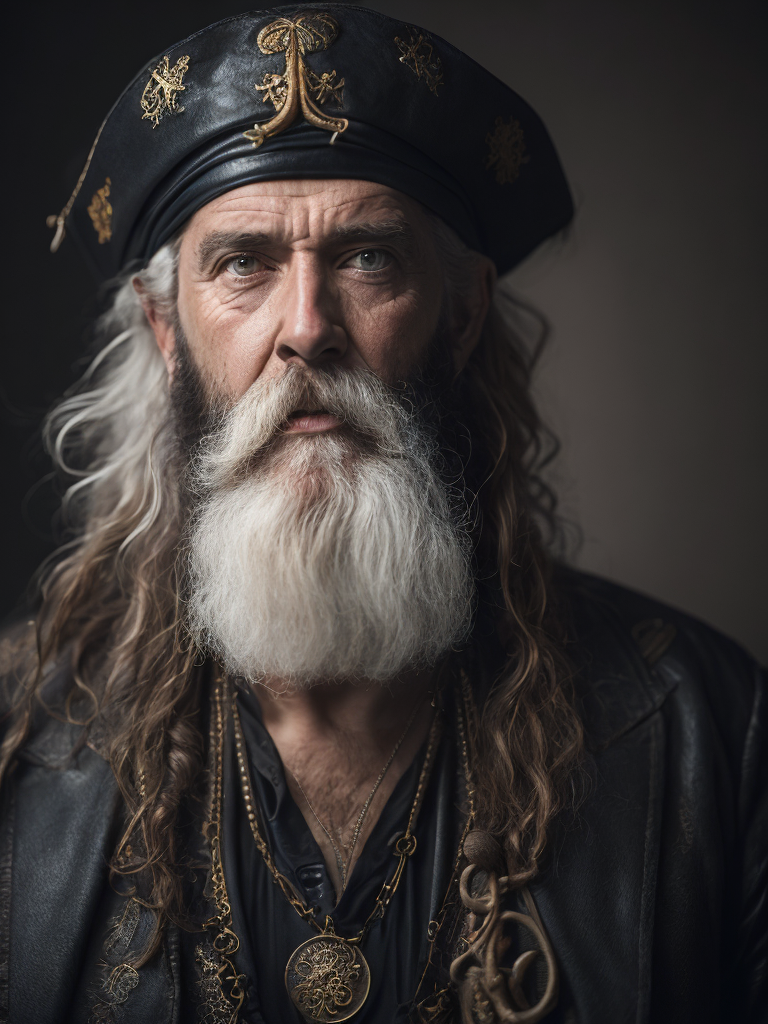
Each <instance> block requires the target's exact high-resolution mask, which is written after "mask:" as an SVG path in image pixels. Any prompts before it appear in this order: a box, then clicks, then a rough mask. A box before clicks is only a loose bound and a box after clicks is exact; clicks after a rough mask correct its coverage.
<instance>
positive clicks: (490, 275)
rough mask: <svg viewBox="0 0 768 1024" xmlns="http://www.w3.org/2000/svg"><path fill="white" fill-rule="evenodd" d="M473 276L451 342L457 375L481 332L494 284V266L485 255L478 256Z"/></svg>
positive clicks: (465, 363)
mask: <svg viewBox="0 0 768 1024" xmlns="http://www.w3.org/2000/svg"><path fill="white" fill-rule="evenodd" d="M474 277H475V280H474V287H473V289H472V291H471V293H470V294H469V296H468V297H467V299H466V301H465V304H464V308H463V309H462V311H461V312H462V316H461V330H460V331H459V333H458V336H457V337H456V339H455V341H454V343H453V366H454V370H455V372H456V376H457V377H458V375H459V374H460V373H461V371H462V370H463V369H464V367H465V366H466V365H467V362H468V360H469V357H470V356H471V355H472V353H473V352H474V350H475V348H476V347H477V344H478V342H479V341H480V337H481V335H482V333H483V325H484V324H485V318H486V317H487V316H488V310H489V308H490V305H491V299H492V297H493V289H494V287H495V285H496V266H495V265H494V263H493V262H492V261H491V260H489V259H488V258H487V257H485V256H482V257H478V260H477V262H476V264H475V268H474Z"/></svg>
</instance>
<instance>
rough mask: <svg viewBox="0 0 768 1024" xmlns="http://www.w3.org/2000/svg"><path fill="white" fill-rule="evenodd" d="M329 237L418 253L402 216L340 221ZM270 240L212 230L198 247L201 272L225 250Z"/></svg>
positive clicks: (264, 236) (259, 234)
mask: <svg viewBox="0 0 768 1024" xmlns="http://www.w3.org/2000/svg"><path fill="white" fill-rule="evenodd" d="M330 240H331V241H332V242H333V243H335V244H339V243H341V244H344V245H364V244H366V243H368V244H371V245H373V244H375V243H377V242H379V243H382V242H388V243H390V244H393V245H397V246H398V248H400V249H401V251H402V252H403V255H404V256H405V257H406V258H407V259H412V258H413V256H414V254H415V252H416V237H415V235H414V232H413V229H412V228H411V226H410V224H408V223H407V222H406V221H403V220H399V219H391V220H381V221H364V222H361V221H358V222H357V223H355V224H341V225H339V227H337V228H336V229H335V230H334V231H333V232H332V233H331V238H330ZM270 241H272V238H271V236H270V235H268V234H265V233H263V232H243V231H211V232H209V233H208V234H207V235H206V236H205V237H204V238H203V239H202V241H201V242H200V244H199V246H198V247H197V268H198V271H199V272H200V273H201V274H202V273H205V272H206V271H207V270H208V269H209V267H210V265H211V263H213V261H214V260H215V259H216V257H217V256H220V255H222V254H224V253H228V252H248V251H250V250H252V249H260V248H263V247H264V246H265V245H267V244H269V242H270Z"/></svg>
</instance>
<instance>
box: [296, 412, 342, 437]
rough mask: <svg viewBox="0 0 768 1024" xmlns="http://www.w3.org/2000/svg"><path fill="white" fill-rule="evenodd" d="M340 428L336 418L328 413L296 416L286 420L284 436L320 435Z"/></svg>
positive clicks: (339, 422)
mask: <svg viewBox="0 0 768 1024" xmlns="http://www.w3.org/2000/svg"><path fill="white" fill-rule="evenodd" d="M340 426H341V420H340V419H339V418H338V416H333V415H331V413H329V412H315V413H311V414H310V415H309V416H297V417H295V418H294V419H290V420H288V422H287V424H286V426H285V432H286V434H322V433H324V432H325V431H326V430H335V429H336V428H337V427H340Z"/></svg>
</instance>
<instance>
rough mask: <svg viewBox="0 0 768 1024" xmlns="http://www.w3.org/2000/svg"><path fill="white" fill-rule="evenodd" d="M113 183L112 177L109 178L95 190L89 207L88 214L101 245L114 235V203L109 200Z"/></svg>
mask: <svg viewBox="0 0 768 1024" xmlns="http://www.w3.org/2000/svg"><path fill="white" fill-rule="evenodd" d="M111 184H112V181H111V179H110V178H107V179H106V181H105V182H104V184H103V185H102V187H101V188H100V189H97V190H96V191H95V192H94V194H93V197H92V199H91V205H90V206H89V207H88V216H89V217H90V218H91V223H92V224H93V229H94V231H95V232H96V233H97V234H98V236H99V245H103V244H104V243H105V242H108V241H109V240H110V238H111V237H112V204H111V203H110V201H109V191H110V186H111Z"/></svg>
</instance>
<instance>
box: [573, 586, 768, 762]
mask: <svg viewBox="0 0 768 1024" xmlns="http://www.w3.org/2000/svg"><path fill="white" fill-rule="evenodd" d="M554 582H555V587H554V592H555V594H556V599H557V600H558V601H559V602H560V605H561V608H562V612H563V617H564V619H565V621H566V623H567V624H568V626H569V640H570V643H569V649H570V652H571V656H572V660H573V661H574V664H575V665H576V667H577V669H578V688H579V689H580V692H581V696H582V699H583V701H584V704H585V709H586V710H587V718H589V717H590V715H589V710H590V708H591V706H592V705H594V704H597V705H599V707H600V708H601V709H602V710H601V711H600V713H599V714H598V715H597V717H598V718H600V717H603V718H605V709H606V706H607V707H608V708H609V709H611V710H612V711H613V712H614V717H615V718H616V723H615V728H612V729H611V728H609V730H608V731H609V732H612V733H617V732H619V731H626V727H629V726H631V725H632V724H634V723H635V722H637V721H640V720H641V718H642V717H644V716H645V715H647V714H649V713H650V712H651V711H653V710H656V709H657V708H658V707H660V706H661V704H662V703H663V702H664V700H665V699H666V698H667V697H668V696H669V695H671V694H675V699H679V700H684V701H687V702H688V703H689V706H690V708H691V710H694V709H696V708H698V709H699V710H701V712H702V713H706V714H708V715H709V716H710V717H712V718H713V719H714V720H715V722H717V724H718V727H720V728H722V729H724V730H725V732H726V733H727V734H729V736H730V738H731V739H732V740H733V742H735V743H738V742H739V738H740V737H743V735H744V732H745V730H746V729H747V727H748V724H749V721H750V718H751V715H752V713H753V708H754V706H755V702H756V701H757V700H758V699H759V697H760V693H761V691H764V687H765V677H764V673H763V672H762V670H761V668H760V666H759V665H758V664H757V663H756V662H755V660H754V659H753V658H752V657H751V656H750V655H749V654H748V653H747V652H746V651H745V650H744V649H743V648H742V647H740V646H739V644H737V643H736V642H735V641H733V640H731V639H730V638H728V637H726V636H724V635H723V634H722V633H720V632H718V631H717V630H716V629H713V628H712V627H711V626H709V625H707V624H706V623H704V622H702V621H700V620H699V619H697V618H695V617H694V616H692V615H688V614H686V613H685V612H681V611H679V610H677V609H675V608H672V607H671V606H669V605H667V604H665V603H663V602H661V601H657V600H655V599H654V598H651V597H648V596H646V595H644V594H641V593H638V592H637V591H634V590H632V589H630V588H628V587H625V586H622V585H620V584H617V583H613V582H611V581H609V580H606V579H603V578H601V577H598V576H594V575H591V574H589V573H584V572H580V571H577V570H574V569H570V568H565V567H558V569H557V571H556V574H555V581H554ZM596 695H598V697H599V699H598V700H597V701H596V700H595V696H596ZM622 709H623V711H624V713H623V714H622ZM622 719H623V720H624V725H625V728H623V729H622V728H621V720H622ZM587 724H588V725H589V722H588V723H587ZM598 731H599V732H600V734H601V737H602V739H603V741H605V740H606V736H605V729H604V728H603V729H600V730H598Z"/></svg>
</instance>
